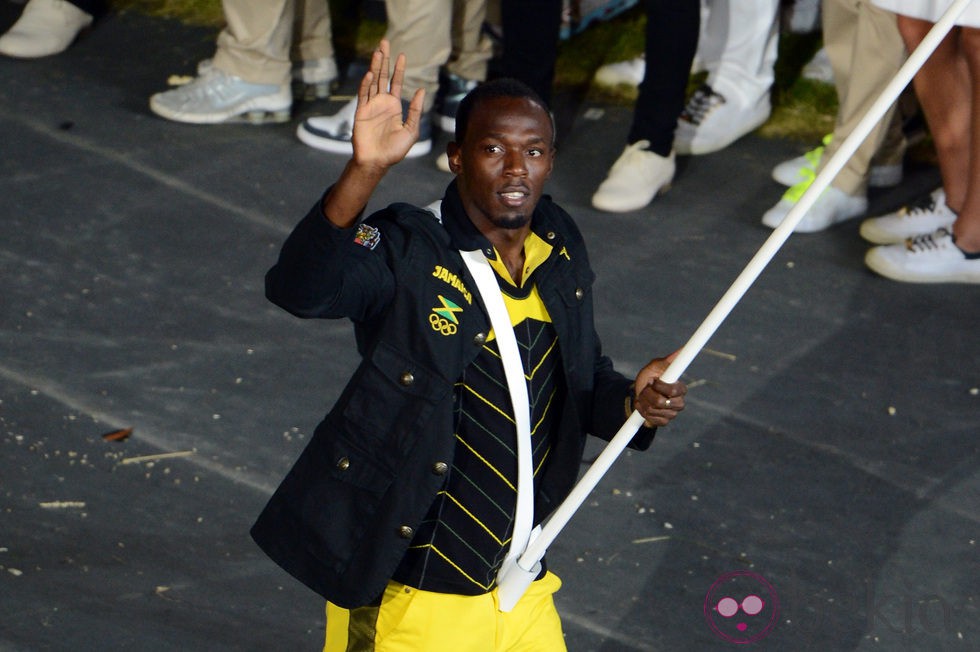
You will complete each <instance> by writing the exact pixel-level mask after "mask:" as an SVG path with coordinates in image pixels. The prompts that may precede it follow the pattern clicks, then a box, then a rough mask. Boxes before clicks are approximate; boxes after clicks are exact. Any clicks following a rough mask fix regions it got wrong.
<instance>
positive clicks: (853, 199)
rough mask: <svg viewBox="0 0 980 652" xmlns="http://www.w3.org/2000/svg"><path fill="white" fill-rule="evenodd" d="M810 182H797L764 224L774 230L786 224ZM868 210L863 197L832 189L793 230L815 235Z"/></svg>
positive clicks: (771, 210)
mask: <svg viewBox="0 0 980 652" xmlns="http://www.w3.org/2000/svg"><path fill="white" fill-rule="evenodd" d="M809 187H810V182H804V183H798V184H796V185H795V186H793V187H792V188H790V189H789V190H787V191H786V193H785V194H784V195H783V198H782V199H780V200H779V203H777V204H776V205H775V206H773V207H772V208H770V209H769V210H768V211H766V214H765V215H763V216H762V223H763V224H765V225H766V226H768V227H769V228H771V229H775V228H776V227H777V226H779V225H780V224H782V223H783V220H785V219H786V216H787V215H788V214H789V212H790V210H792V208H793V207H794V206H796V204H797V203H798V202H799V201H800V197H802V196H803V193H804V192H805V191H806V189H807V188H809ZM867 210H868V198H867V197H866V196H864V195H859V196H854V195H848V194H847V193H845V192H844V191H843V190H838V189H837V188H834V187H833V186H830V187H829V188H827V189H826V190H824V191H823V192H822V193H820V196H819V197H817V201H815V202H814V203H813V206H811V207H810V210H809V211H807V213H806V215H804V216H803V219H801V220H800V222H799V223H798V224H797V225H796V228H795V229H793V231H795V232H796V233H815V232H816V231H823V230H824V229H827V228H829V227H831V226H833V225H834V224H837V223H838V222H843V221H845V220H849V219H851V218H852V217H857V216H858V215H861V214H862V213H864V212H865V211H867Z"/></svg>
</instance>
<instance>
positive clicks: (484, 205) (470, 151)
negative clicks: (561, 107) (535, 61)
mask: <svg viewBox="0 0 980 652" xmlns="http://www.w3.org/2000/svg"><path fill="white" fill-rule="evenodd" d="M553 138H554V134H553V133H552V126H551V119H550V118H549V116H548V114H547V113H546V112H545V110H544V109H543V108H541V107H540V106H539V105H537V104H535V103H534V102H531V101H530V100H528V99H525V98H520V97H500V98H490V99H486V100H483V101H482V102H480V103H479V104H477V105H476V106H474V107H473V112H472V113H471V114H470V121H469V124H468V125H467V128H466V134H465V135H464V136H463V142H462V143H450V144H449V149H448V152H449V166H450V169H451V170H452V171H453V172H454V173H455V174H456V176H457V185H458V187H459V194H460V196H461V198H462V200H463V206H464V207H465V208H466V212H467V214H468V215H469V217H470V219H471V220H473V223H474V224H476V226H477V228H478V229H480V230H481V231H482V232H484V233H486V231H487V229H494V228H496V229H519V228H522V227H523V226H525V225H527V224H528V223H529V222H530V221H531V214H532V213H533V212H534V207H535V206H537V204H538V200H539V199H540V198H541V192H542V189H543V187H544V182H545V180H546V179H547V178H548V176H549V175H550V174H551V168H552V164H553V163H554V156H555V152H554V147H553V146H552V140H553Z"/></svg>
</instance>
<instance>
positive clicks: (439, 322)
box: [429, 312, 456, 335]
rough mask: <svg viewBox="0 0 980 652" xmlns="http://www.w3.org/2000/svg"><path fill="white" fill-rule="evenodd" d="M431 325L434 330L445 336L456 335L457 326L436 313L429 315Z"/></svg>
mask: <svg viewBox="0 0 980 652" xmlns="http://www.w3.org/2000/svg"><path fill="white" fill-rule="evenodd" d="M429 323H430V324H431V325H432V330H434V331H437V332H439V333H442V334H443V335H454V334H455V333H456V324H454V323H452V322H451V321H449V320H448V319H445V318H443V317H440V316H439V315H437V314H436V313H434V312H432V313H429Z"/></svg>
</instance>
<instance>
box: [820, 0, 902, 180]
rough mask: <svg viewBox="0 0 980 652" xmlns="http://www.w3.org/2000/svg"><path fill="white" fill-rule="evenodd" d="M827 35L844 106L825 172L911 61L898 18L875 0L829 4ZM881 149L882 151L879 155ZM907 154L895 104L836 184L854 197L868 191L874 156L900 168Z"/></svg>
mask: <svg viewBox="0 0 980 652" xmlns="http://www.w3.org/2000/svg"><path fill="white" fill-rule="evenodd" d="M822 8H823V34H824V47H825V48H826V49H827V58H828V59H830V65H831V68H832V69H833V71H834V84H835V86H836V87H837V97H838V100H839V102H840V105H839V108H838V109H837V120H836V123H835V125H834V135H833V139H832V141H831V143H830V144H829V145H828V146H827V148H826V150H824V155H823V158H822V159H821V166H820V168H818V170H817V172H818V173H819V171H820V169H821V168H822V167H823V164H824V163H826V162H827V161H828V160H829V159H830V157H831V156H833V154H834V153H835V152H836V151H837V149H838V148H839V147H840V144H841V143H842V142H843V141H844V139H845V138H847V136H849V135H850V133H851V132H852V131H853V130H854V127H855V126H856V125H857V123H858V122H859V121H860V120H861V118H863V117H864V115H865V113H866V112H867V110H868V109H869V108H870V107H871V105H872V104H873V103H874V102H875V100H877V99H878V96H879V95H880V94H881V91H882V90H883V89H884V88H885V86H886V85H887V84H888V82H890V81H891V80H892V78H893V77H894V76H895V73H897V72H898V69H899V68H900V67H901V66H902V63H903V62H904V60H905V45H904V44H903V42H902V38H901V36H900V35H899V33H898V28H897V27H896V25H895V14H893V13H890V12H887V11H884V10H882V9H878V8H877V7H875V6H873V5H872V4H871V2H870V0H824V2H823V6H822ZM879 148H881V153H880V154H879V155H878V156H877V157H875V153H876V152H878V150H879ZM904 153H905V140H904V137H903V136H902V121H901V119H900V116H898V115H897V112H896V110H895V106H894V105H893V106H892V107H891V108H890V109H889V110H888V111H887V112H886V113H885V115H884V116H882V118H881V120H880V121H879V122H878V124H877V125H876V126H875V127H874V128H873V129H872V130H871V133H869V134H868V137H867V138H866V139H865V140H864V142H863V143H862V144H861V145H860V146H859V147H858V149H857V151H856V152H855V153H854V156H852V157H851V158H850V160H849V161H848V162H847V164H846V165H845V166H844V168H843V169H842V170H841V171H840V173H839V174H838V175H837V177H836V178H835V179H834V181H833V182H832V185H833V186H834V187H835V188H837V189H839V190H841V191H843V192H845V193H847V194H848V195H861V194H864V193H865V192H866V189H867V179H868V170H869V169H870V166H871V161H872V158H873V157H874V158H875V163H877V164H882V165H892V164H899V163H901V161H902V157H903V156H904Z"/></svg>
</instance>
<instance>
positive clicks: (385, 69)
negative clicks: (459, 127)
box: [352, 39, 425, 168]
mask: <svg viewBox="0 0 980 652" xmlns="http://www.w3.org/2000/svg"><path fill="white" fill-rule="evenodd" d="M390 66H391V51H390V45H389V43H388V41H387V40H385V39H382V40H381V43H380V44H379V45H378V49H377V50H375V51H374V53H373V54H372V55H371V65H370V68H369V69H368V71H367V73H365V75H364V78H363V79H362V80H361V85H360V88H358V92H357V112H356V113H355V114H354V129H353V135H352V141H353V146H354V161H355V163H357V164H358V165H365V166H376V167H379V168H387V167H390V166H392V165H394V164H395V163H398V162H399V161H401V160H402V159H403V158H405V155H406V154H407V153H408V150H409V149H410V148H411V147H412V145H414V144H415V142H416V141H417V140H418V137H419V122H420V121H421V118H422V101H423V99H424V96H425V91H424V89H421V88H420V89H418V90H417V91H415V95H414V96H413V97H412V101H411V104H410V105H409V108H408V115H407V117H406V118H405V120H404V121H403V120H402V103H401V91H402V80H403V78H404V76H405V55H404V54H399V55H398V57H397V58H396V59H395V68H394V71H392V72H391V73H390V74H391V77H390V79H389V68H390Z"/></svg>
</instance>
